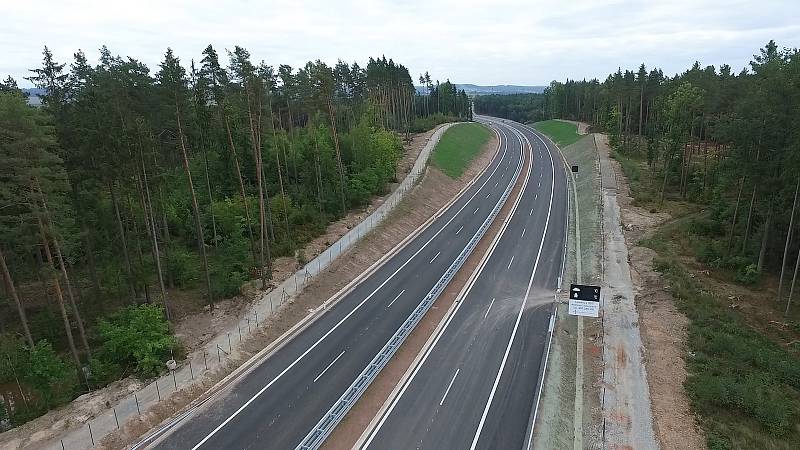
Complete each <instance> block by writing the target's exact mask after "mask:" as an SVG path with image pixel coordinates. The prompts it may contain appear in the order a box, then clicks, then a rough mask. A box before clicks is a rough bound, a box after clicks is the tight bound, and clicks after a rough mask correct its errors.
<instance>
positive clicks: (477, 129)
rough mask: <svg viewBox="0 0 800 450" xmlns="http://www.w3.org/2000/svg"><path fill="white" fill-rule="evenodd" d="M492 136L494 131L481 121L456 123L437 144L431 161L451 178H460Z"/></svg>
mask: <svg viewBox="0 0 800 450" xmlns="http://www.w3.org/2000/svg"><path fill="white" fill-rule="evenodd" d="M491 136H492V132H491V131H490V130H489V129H488V128H486V127H485V126H483V125H481V124H479V123H465V124H458V125H454V126H452V127H450V128H449V129H447V131H445V132H444V135H443V136H442V138H441V139H440V140H439V142H438V143H437V144H436V148H435V149H434V150H433V154H432V155H431V162H432V163H433V165H434V166H436V167H438V168H439V169H440V170H441V171H442V172H444V173H445V174H446V175H447V176H449V177H450V178H458V177H460V176H461V175H462V174H463V173H464V170H465V169H466V168H467V166H468V165H469V163H470V162H471V161H472V160H473V159H474V158H475V156H477V155H478V154H479V153H480V152H481V150H482V149H483V146H484V145H486V143H487V142H488V141H489V138H490V137H491Z"/></svg>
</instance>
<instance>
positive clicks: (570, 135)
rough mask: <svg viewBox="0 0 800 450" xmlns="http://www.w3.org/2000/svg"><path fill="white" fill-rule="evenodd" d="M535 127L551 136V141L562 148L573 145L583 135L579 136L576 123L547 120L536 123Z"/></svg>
mask: <svg viewBox="0 0 800 450" xmlns="http://www.w3.org/2000/svg"><path fill="white" fill-rule="evenodd" d="M533 127H534V128H536V129H537V130H539V131H541V132H542V133H544V134H546V135H548V136H550V139H552V140H553V142H555V143H556V144H558V146H559V147H561V148H564V147H566V146H567V145H570V144H573V143H575V142H577V141H578V139H580V138H581V135H579V134H578V127H577V126H576V125H575V124H574V123H569V122H562V121H560V120H545V121H543V122H536V123H534V124H533Z"/></svg>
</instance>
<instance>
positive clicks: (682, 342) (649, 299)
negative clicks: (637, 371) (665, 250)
mask: <svg viewBox="0 0 800 450" xmlns="http://www.w3.org/2000/svg"><path fill="white" fill-rule="evenodd" d="M603 138H605V136H603ZM598 145H600V146H601V147H606V148H607V142H606V141H605V139H601V138H600V135H598ZM609 162H610V165H611V167H612V168H613V169H614V171H615V173H616V175H617V176H616V182H617V200H618V202H619V207H620V211H621V224H622V228H623V231H624V235H625V241H626V242H627V246H628V249H629V254H628V257H629V262H630V268H631V280H632V282H633V286H634V291H635V303H636V309H637V310H638V313H639V328H640V331H641V336H642V341H643V343H644V346H645V354H646V363H647V381H648V386H649V392H650V400H651V407H652V415H653V425H654V430H655V433H656V438H657V439H658V442H659V444H660V446H661V448H664V449H702V448H706V446H705V439H704V438H703V434H702V431H701V430H700V428H699V427H698V425H697V421H696V420H695V417H694V415H693V414H692V412H691V409H690V406H689V399H688V398H687V396H686V393H685V391H684V389H683V382H684V380H685V379H686V375H687V372H686V362H685V360H684V355H686V325H687V319H686V317H685V316H684V315H683V314H681V313H680V312H679V311H677V310H676V308H675V306H674V304H673V299H672V296H671V295H670V294H669V292H667V291H666V290H665V284H664V281H663V279H662V278H661V275H660V274H659V273H657V272H655V271H654V270H653V264H652V262H653V257H654V256H655V252H653V251H652V250H651V249H648V248H645V247H640V246H638V245H636V243H638V242H639V241H640V240H641V239H642V238H644V237H647V236H649V235H650V234H652V233H653V232H654V231H655V229H656V228H657V227H658V226H659V225H661V224H663V223H664V222H665V221H666V220H668V219H669V218H670V217H669V215H667V214H665V213H650V212H648V211H647V210H644V209H642V208H638V207H635V206H633V205H632V198H631V196H630V190H629V186H628V183H627V180H626V179H625V177H624V175H623V172H622V170H621V168H620V167H619V164H618V163H617V161H616V160H609Z"/></svg>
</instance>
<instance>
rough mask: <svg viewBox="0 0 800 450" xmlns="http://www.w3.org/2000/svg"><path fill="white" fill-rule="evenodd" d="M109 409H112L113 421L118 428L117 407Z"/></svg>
mask: <svg viewBox="0 0 800 450" xmlns="http://www.w3.org/2000/svg"><path fill="white" fill-rule="evenodd" d="M111 410H112V411H114V422H116V423H117V429H118V430H119V418H118V417H117V408H116V407H113V408H111Z"/></svg>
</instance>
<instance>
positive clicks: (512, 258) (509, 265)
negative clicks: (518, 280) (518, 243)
mask: <svg viewBox="0 0 800 450" xmlns="http://www.w3.org/2000/svg"><path fill="white" fill-rule="evenodd" d="M513 263H514V255H511V261H509V262H508V267H506V270H508V269H510V268H511V264H513Z"/></svg>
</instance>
